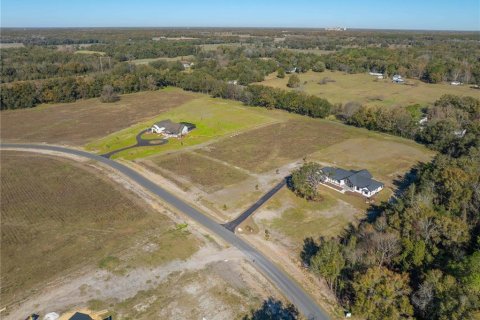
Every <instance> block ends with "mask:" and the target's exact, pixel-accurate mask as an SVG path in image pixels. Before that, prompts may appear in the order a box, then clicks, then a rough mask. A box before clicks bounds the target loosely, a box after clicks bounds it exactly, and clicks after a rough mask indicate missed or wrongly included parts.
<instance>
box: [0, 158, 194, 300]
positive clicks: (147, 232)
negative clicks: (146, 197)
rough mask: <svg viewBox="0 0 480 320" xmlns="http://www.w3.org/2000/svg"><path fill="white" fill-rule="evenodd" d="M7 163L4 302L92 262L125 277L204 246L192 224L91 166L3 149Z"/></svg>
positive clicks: (3, 182) (4, 163)
mask: <svg viewBox="0 0 480 320" xmlns="http://www.w3.org/2000/svg"><path fill="white" fill-rule="evenodd" d="M1 162H2V175H1V180H0V182H1V189H2V201H1V204H0V209H1V210H0V211H1V220H2V224H1V234H2V237H1V246H2V251H1V268H2V289H1V300H2V305H9V304H11V303H14V302H19V301H21V300H23V299H24V298H26V297H28V296H30V295H31V294H34V293H35V292H38V290H40V289H41V288H43V286H44V285H45V284H46V283H47V282H51V281H54V280H56V279H58V278H59V277H62V276H65V275H67V274H72V273H74V272H75V271H78V270H79V269H82V268H85V267H92V268H97V267H98V268H101V269H106V270H108V271H111V272H114V273H119V274H122V273H125V272H127V271H128V270H130V269H129V268H134V267H150V266H155V265H158V264H163V263H166V262H169V261H173V260H176V259H187V258H188V257H189V256H190V255H192V254H193V253H195V252H196V251H197V250H198V248H199V245H200V243H201V242H199V241H198V240H196V241H195V240H193V238H192V235H191V234H190V233H189V232H186V229H185V227H183V226H182V227H178V226H176V225H175V224H174V223H173V221H172V220H170V219H169V218H167V216H165V215H163V214H160V213H159V212H155V211H154V209H153V208H152V207H150V206H149V205H145V204H144V202H143V201H141V202H140V201H138V198H139V196H138V195H134V194H132V193H130V192H127V191H126V189H123V187H122V188H121V187H119V186H118V185H117V184H116V183H112V182H110V180H107V179H103V178H101V174H99V170H98V169H96V168H93V167H91V166H89V165H88V163H78V162H74V161H71V160H67V159H63V158H58V157H52V156H47V155H39V154H32V153H24V152H14V151H3V152H2V155H1ZM146 245H148V248H150V250H148V252H147V251H145V250H141V249H140V248H141V247H144V246H146ZM136 246H139V248H137V250H132V251H131V252H133V254H132V253H130V254H128V255H126V249H129V248H135V247H136ZM173 247H175V250H172V248H173Z"/></svg>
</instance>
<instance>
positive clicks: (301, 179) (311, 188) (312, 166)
mask: <svg viewBox="0 0 480 320" xmlns="http://www.w3.org/2000/svg"><path fill="white" fill-rule="evenodd" d="M321 169H322V167H321V166H320V165H319V164H318V163H314V162H309V163H305V164H304V165H302V166H301V167H300V168H298V169H297V170H294V171H293V172H292V175H291V177H290V179H289V183H288V185H289V187H290V188H291V189H292V190H293V191H294V192H295V193H296V194H297V195H299V196H300V197H302V198H306V199H308V200H317V199H318V186H319V184H320V182H321V181H322V180H323V178H324V175H323V174H322V172H321Z"/></svg>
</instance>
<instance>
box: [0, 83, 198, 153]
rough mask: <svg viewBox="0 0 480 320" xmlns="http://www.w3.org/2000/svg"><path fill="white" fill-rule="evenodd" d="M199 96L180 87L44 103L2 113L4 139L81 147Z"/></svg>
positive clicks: (1, 127)
mask: <svg viewBox="0 0 480 320" xmlns="http://www.w3.org/2000/svg"><path fill="white" fill-rule="evenodd" d="M198 96H199V95H196V94H193V93H190V92H186V91H183V90H181V89H176V88H165V89H161V90H157V91H147V92H140V93H132V94H125V95H122V96H121V99H120V101H117V102H114V103H102V102H100V100H99V99H97V98H94V99H87V100H78V101H76V102H73V103H59V104H53V105H41V106H38V107H36V108H31V109H20V110H7V111H2V112H0V116H1V126H0V130H1V131H0V132H1V136H2V140H3V141H10V142H47V143H52V144H66V145H73V146H81V145H83V144H85V143H87V142H90V141H92V140H95V139H99V138H101V137H104V136H106V135H108V134H111V133H113V132H116V131H119V130H121V129H124V128H127V127H129V126H131V125H134V124H136V123H138V122H141V121H146V120H148V119H151V118H153V117H155V116H156V115H158V114H159V113H161V112H165V111H167V110H170V109H172V108H174V107H177V106H179V105H181V104H183V103H185V102H187V101H190V100H192V99H194V98H197V97H198Z"/></svg>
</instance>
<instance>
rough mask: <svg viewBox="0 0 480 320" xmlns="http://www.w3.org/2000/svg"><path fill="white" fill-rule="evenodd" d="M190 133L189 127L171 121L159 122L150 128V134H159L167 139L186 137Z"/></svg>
mask: <svg viewBox="0 0 480 320" xmlns="http://www.w3.org/2000/svg"><path fill="white" fill-rule="evenodd" d="M189 131H190V130H189V127H188V125H186V124H184V123H175V122H172V121H171V120H169V119H167V120H163V121H160V122H157V123H155V124H154V125H153V126H152V127H151V128H150V132H152V133H159V134H162V135H164V136H165V137H173V138H177V137H181V136H184V135H186V134H187V133H188V132H189Z"/></svg>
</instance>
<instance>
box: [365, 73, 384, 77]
mask: <svg viewBox="0 0 480 320" xmlns="http://www.w3.org/2000/svg"><path fill="white" fill-rule="evenodd" d="M368 74H369V75H371V76H375V77H382V78H383V73H380V72H369V73H368Z"/></svg>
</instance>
